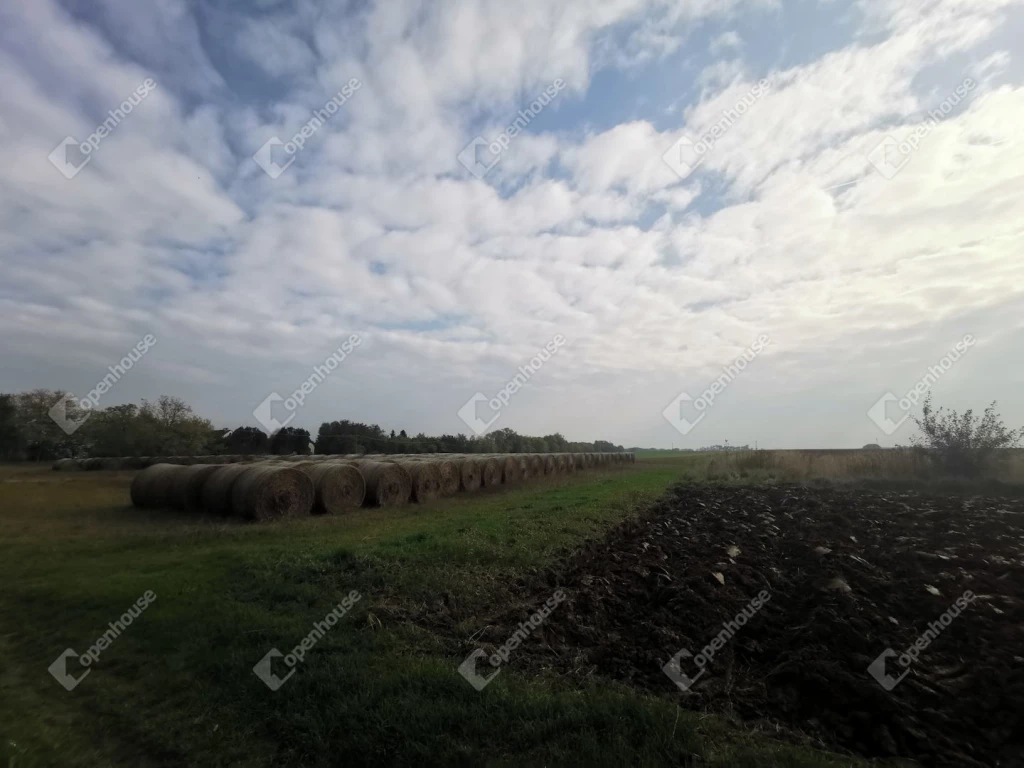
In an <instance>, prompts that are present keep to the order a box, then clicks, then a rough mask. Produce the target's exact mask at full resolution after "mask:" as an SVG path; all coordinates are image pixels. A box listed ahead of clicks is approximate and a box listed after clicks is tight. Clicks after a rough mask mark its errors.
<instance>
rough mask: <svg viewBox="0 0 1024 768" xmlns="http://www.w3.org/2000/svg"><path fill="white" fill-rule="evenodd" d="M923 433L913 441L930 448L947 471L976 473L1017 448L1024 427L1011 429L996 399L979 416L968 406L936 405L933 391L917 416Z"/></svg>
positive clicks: (968, 474) (1022, 435) (973, 474)
mask: <svg viewBox="0 0 1024 768" xmlns="http://www.w3.org/2000/svg"><path fill="white" fill-rule="evenodd" d="M914 421H915V422H916V423H917V426H918V428H919V429H920V430H921V434H920V435H916V436H915V437H914V438H912V440H911V442H912V444H913V445H915V446H917V447H920V448H923V449H925V450H927V451H928V452H929V453H930V454H931V455H932V456H933V457H934V458H935V460H936V461H937V462H938V464H939V466H941V467H942V468H943V469H945V470H946V471H947V472H950V473H952V474H956V475H965V476H968V477H976V476H978V475H980V474H981V473H982V472H983V471H984V470H985V469H988V468H989V467H990V466H991V465H992V464H993V463H994V462H995V461H996V460H997V459H998V458H1003V457H1004V456H1005V454H1000V452H1001V451H1003V450H1004V449H1006V448H1016V447H1018V446H1019V445H1020V441H1021V439H1022V438H1024V428H1022V429H1015V430H1014V429H1007V427H1006V425H1005V424H1004V423H1003V420H1002V417H1001V416H1000V415H999V414H997V413H996V404H995V402H994V401H993V402H992V404H991V405H989V407H988V408H986V409H985V413H984V414H983V415H982V416H981V417H980V418H979V417H978V416H976V415H975V414H974V411H973V410H971V409H968V410H966V411H964V412H963V413H957V412H956V411H953V410H947V409H945V408H939V409H938V410H935V409H934V408H933V407H932V397H931V393H929V394H928V395H927V396H926V397H925V399H924V402H923V403H922V405H921V417H920V418H917V417H914Z"/></svg>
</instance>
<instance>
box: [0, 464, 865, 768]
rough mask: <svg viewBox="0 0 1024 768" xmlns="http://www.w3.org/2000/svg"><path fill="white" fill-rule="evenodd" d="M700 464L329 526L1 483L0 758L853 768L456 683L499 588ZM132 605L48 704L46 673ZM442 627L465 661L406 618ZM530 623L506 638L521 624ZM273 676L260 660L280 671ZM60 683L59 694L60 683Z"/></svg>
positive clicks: (716, 724) (659, 718) (514, 682)
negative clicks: (121, 625) (289, 660)
mask: <svg viewBox="0 0 1024 768" xmlns="http://www.w3.org/2000/svg"><path fill="white" fill-rule="evenodd" d="M708 461H709V459H708V458H707V457H701V456H687V457H679V458H676V457H673V458H667V459H650V460H645V461H638V462H637V463H636V464H635V465H628V466H624V467H617V468H612V469H609V470H606V471H595V472H585V473H582V474H579V475H576V476H571V477H566V478H558V479H553V480H549V481H543V482H540V483H536V484H533V485H530V486H529V487H525V488H522V489H518V490H503V491H500V492H496V493H489V494H479V495H475V496H468V497H461V498H456V499H451V500H446V501H443V502H437V503H433V504H430V505H425V506H410V507H404V508H396V509H389V510H377V509H363V510H359V511H357V512H354V513H353V514H351V515H348V516H344V517H337V518H331V519H323V518H321V519H316V518H310V519H305V520H301V521H291V522H281V523H273V524H268V525H260V526H255V525H241V524H234V523H232V524H225V523H222V522H214V521H197V520H195V519H190V518H183V517H174V516H172V515H169V514H164V513H152V512H142V511H139V510H135V509H132V508H131V507H130V506H128V497H127V488H128V484H129V482H130V479H131V476H132V474H131V473H106V472H90V473H71V474H64V473H54V472H50V471H49V469H48V467H40V466H17V467H15V466H6V467H0V579H2V583H3V584H4V588H3V590H2V591H0V616H2V621H3V631H2V632H0V653H2V654H3V657H4V659H5V663H4V665H3V670H2V672H0V757H2V758H3V759H4V761H5V762H6V763H7V764H8V765H10V766H19V767H21V766H36V765H62V766H95V765H133V766H134V765H141V766H149V765H157V766H159V765H182V764H188V765H255V766H300V765H301V766H319V765H335V764H346V765H381V764H388V765H408V764H413V763H416V764H421V765H422V764H465V765H583V764H586V765H687V764H690V765H709V766H766V765H777V766H827V765H855V764H859V763H856V762H855V761H849V760H846V759H839V758H837V757H834V756H829V755H826V754H825V753H821V752H814V751H811V750H809V749H806V748H803V747H793V746H786V745H783V744H781V743H779V742H776V741H774V740H772V739H771V738H769V736H768V735H765V734H763V733H759V732H752V731H750V730H747V729H743V728H740V727H737V726H736V725H734V724H727V723H725V722H723V721H721V720H719V719H717V718H713V717H709V716H699V715H698V714H697V713H694V712H689V711H687V710H684V709H681V708H679V707H677V706H676V704H675V701H674V699H673V694H672V693H671V692H670V691H666V695H665V696H663V697H654V696H650V695H644V694H641V693H639V692H637V691H634V690H632V689H629V688H626V687H623V686H617V685H614V684H611V683H604V682H600V681H591V682H589V683H587V684H585V686H584V687H582V688H580V687H579V686H576V685H570V684H568V683H567V682H565V681H564V680H561V679H559V678H556V677H545V676H543V675H541V676H525V675H522V674H518V673H517V672H516V670H515V665H514V664H512V665H510V666H509V668H507V669H503V670H502V673H501V675H500V676H499V677H498V678H497V679H496V680H495V681H494V682H493V683H491V684H490V685H489V686H488V687H487V688H486V689H485V690H483V691H480V692H478V691H476V690H474V688H473V687H471V686H470V685H469V684H468V683H467V682H466V681H465V680H464V679H463V678H462V677H461V676H459V675H458V674H457V671H456V670H457V667H458V665H459V663H460V662H461V661H462V659H463V658H464V656H465V654H466V653H468V652H469V650H471V649H472V647H473V645H472V642H471V639H470V637H471V635H472V634H473V633H474V632H475V631H477V630H478V629H480V628H481V627H482V626H483V625H484V624H485V623H486V622H487V617H488V616H489V615H493V614H494V613H495V612H496V611H498V610H500V609H501V608H502V607H503V606H504V605H505V604H506V601H507V599H508V594H509V593H508V587H509V584H511V583H512V582H514V581H515V580H516V579H518V578H520V577H522V576H524V575H525V574H527V573H529V572H530V571H532V570H533V569H536V568H540V567H543V566H544V565H545V564H546V563H548V562H550V561H551V559H552V557H553V556H555V554H556V553H558V552H559V551H560V550H561V549H563V548H565V547H572V546H574V545H577V544H578V543H579V542H581V541H582V540H584V539H585V538H587V537H591V536H594V535H597V534H600V533H601V532H602V531H604V530H607V529H608V528H609V527H611V526H612V525H614V524H616V523H618V522H620V521H621V520H623V519H624V518H626V517H627V516H629V515H631V514H633V513H635V512H636V510H638V509H639V508H640V507H641V506H642V505H644V504H645V503H647V502H648V501H650V500H652V499H654V498H656V497H658V496H659V495H661V494H662V493H663V492H664V491H665V489H666V488H667V487H669V486H670V485H671V484H672V483H673V482H675V481H676V480H678V479H679V478H680V477H681V476H683V475H686V474H689V475H691V476H695V475H700V474H701V473H703V472H705V471H706V469H707V462H708ZM147 590H151V591H152V592H153V593H155V595H156V599H155V601H154V602H153V604H152V605H151V606H150V607H149V608H147V609H146V610H145V611H144V612H143V613H142V614H141V615H140V616H139V617H138V618H137V619H135V621H134V622H133V623H132V624H131V625H130V626H129V627H128V628H127V629H126V630H125V631H124V632H123V634H121V635H120V637H118V638H117V639H116V640H114V641H113V643H112V645H111V646H110V647H109V648H107V649H106V650H104V651H103V652H102V654H101V657H100V659H99V661H98V663H96V664H95V665H94V666H93V667H92V671H91V672H90V674H89V676H88V677H86V678H85V679H83V680H82V682H81V683H80V684H79V685H78V686H77V687H75V688H74V690H72V691H66V690H65V689H64V688H63V687H61V685H59V684H58V682H57V681H55V680H54V678H53V677H51V675H50V674H49V672H48V667H49V665H50V664H51V662H53V661H54V659H55V658H56V657H58V656H59V655H60V653H61V652H62V651H63V650H64V649H65V648H72V649H75V650H76V651H77V652H78V653H82V652H83V651H84V650H85V649H86V648H87V647H88V646H90V645H92V644H93V643H94V642H95V640H96V638H98V637H99V636H100V635H102V634H103V632H104V631H105V630H106V629H107V625H108V623H109V622H113V621H115V620H116V619H117V618H118V617H119V616H120V615H121V614H122V613H124V612H125V611H126V610H127V609H128V608H129V606H131V605H132V604H133V603H135V601H136V600H138V599H139V597H140V596H141V595H143V594H144V593H145V592H146V591H147ZM351 590H358V592H359V593H360V594H361V595H362V596H363V598H362V599H361V600H360V601H359V602H357V603H356V605H355V607H354V609H353V610H352V611H351V612H350V613H349V614H348V615H346V616H345V617H344V618H342V619H341V620H340V621H339V622H338V624H337V626H335V627H334V628H333V629H331V630H330V631H329V632H327V633H326V635H325V636H324V637H323V639H322V640H320V641H319V643H317V644H316V645H315V647H313V648H312V650H311V651H310V652H309V653H308V654H307V655H306V658H305V661H304V662H303V663H301V664H299V665H298V666H297V672H296V673H295V675H294V677H293V678H291V679H290V680H288V682H287V683H286V684H285V685H284V686H283V687H281V688H280V689H279V690H277V691H271V690H270V689H268V687H267V686H265V685H264V684H263V682H261V681H260V680H259V679H258V678H257V677H256V675H254V673H253V665H254V664H256V662H257V661H259V660H260V659H261V658H262V657H263V656H264V655H265V654H266V653H267V651H268V650H269V649H270V648H272V647H278V648H281V649H282V650H283V651H284V652H287V649H290V648H292V647H293V646H295V645H297V644H298V643H299V642H300V641H301V640H302V638H303V637H305V636H306V635H307V634H308V633H309V632H310V630H311V629H312V628H313V625H314V622H317V621H320V620H322V619H323V618H324V616H325V615H326V614H327V613H328V611H330V610H331V608H332V607H333V606H334V605H336V604H337V603H338V601H339V600H340V599H341V598H342V597H343V596H345V595H346V594H348V593H349V592H350V591H351ZM434 605H447V606H456V607H457V611H456V613H457V614H458V615H459V616H460V617H461V619H460V625H459V626H460V628H463V627H464V629H465V638H466V643H465V647H464V648H461V649H453V648H452V647H451V642H450V641H446V640H445V639H444V638H442V637H439V636H437V635H435V634H434V633H432V632H431V631H430V630H429V629H427V628H425V627H423V626H418V625H416V624H413V623H410V622H408V621H405V620H403V618H402V617H403V616H406V615H408V614H409V613H414V612H416V611H418V610H422V609H425V608H426V609H429V608H430V606H434ZM525 618H526V616H524V619H525ZM280 661H281V660H280V659H278V660H277V662H278V663H280ZM69 669H73V670H74V671H75V672H77V671H78V670H79V669H80V668H79V667H78V665H77V662H74V661H73V662H72V664H71V665H70V666H69Z"/></svg>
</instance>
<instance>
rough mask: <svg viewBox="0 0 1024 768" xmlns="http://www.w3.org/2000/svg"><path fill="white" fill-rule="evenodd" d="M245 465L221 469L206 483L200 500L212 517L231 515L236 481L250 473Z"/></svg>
mask: <svg viewBox="0 0 1024 768" xmlns="http://www.w3.org/2000/svg"><path fill="white" fill-rule="evenodd" d="M249 469H250V467H247V466H246V465H244V464H230V465H226V466H222V467H220V468H219V469H218V470H217V471H216V472H213V473H212V474H210V475H209V476H208V477H207V478H206V479H205V480H204V481H203V487H202V490H201V491H200V493H199V498H200V502H201V506H202V508H203V511H205V512H207V513H208V514H211V515H223V516H225V517H227V516H228V515H230V514H231V489H232V488H233V487H234V484H235V481H236V480H237V479H238V478H239V477H241V476H242V473H244V472H246V471H248V470H249Z"/></svg>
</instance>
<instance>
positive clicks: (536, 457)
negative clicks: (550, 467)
mask: <svg viewBox="0 0 1024 768" xmlns="http://www.w3.org/2000/svg"><path fill="white" fill-rule="evenodd" d="M526 464H527V466H529V468H530V477H544V457H543V456H541V455H540V454H539V453H531V454H530V455H529V456H527V457H526Z"/></svg>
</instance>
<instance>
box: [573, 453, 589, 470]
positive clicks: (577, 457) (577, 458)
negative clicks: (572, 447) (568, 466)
mask: <svg viewBox="0 0 1024 768" xmlns="http://www.w3.org/2000/svg"><path fill="white" fill-rule="evenodd" d="M572 463H573V464H574V465H575V466H576V471H577V472H582V471H583V470H584V469H586V466H587V465H586V463H585V462H584V459H583V454H582V453H574V454H572Z"/></svg>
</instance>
